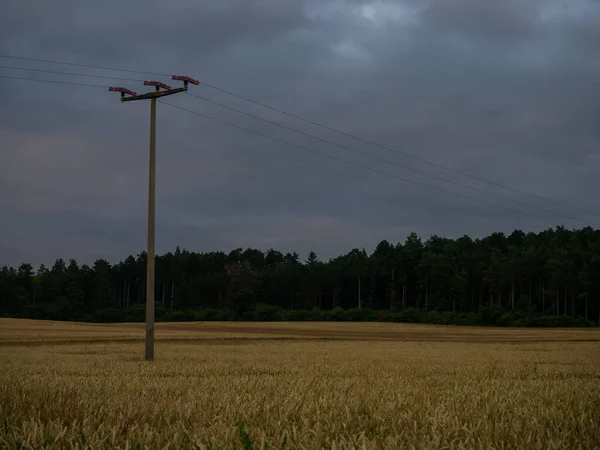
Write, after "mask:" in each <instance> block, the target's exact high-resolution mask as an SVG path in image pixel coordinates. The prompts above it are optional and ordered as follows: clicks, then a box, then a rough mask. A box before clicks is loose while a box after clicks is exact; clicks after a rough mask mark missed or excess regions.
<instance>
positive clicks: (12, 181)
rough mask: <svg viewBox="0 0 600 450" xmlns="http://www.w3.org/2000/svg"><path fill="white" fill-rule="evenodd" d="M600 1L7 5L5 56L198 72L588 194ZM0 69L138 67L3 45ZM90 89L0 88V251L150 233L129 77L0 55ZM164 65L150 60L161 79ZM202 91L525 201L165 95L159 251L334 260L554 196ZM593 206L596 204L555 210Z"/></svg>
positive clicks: (486, 170)
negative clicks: (126, 97) (256, 252)
mask: <svg viewBox="0 0 600 450" xmlns="http://www.w3.org/2000/svg"><path fill="white" fill-rule="evenodd" d="M599 21H600V3H599V2H597V1H591V0H576V1H570V2H560V1H554V0H538V1H532V2H525V3H523V2H517V1H512V0H510V1H504V2H480V1H475V0H449V1H444V2H437V1H429V2H422V1H416V0H405V1H387V2H386V1H367V0H347V1H344V0H328V1H326V2H323V1H316V0H303V1H298V2H278V1H275V0H252V1H248V0H231V1H226V2H209V3H206V2H200V3H199V2H191V1H175V2H167V3H165V2H157V1H151V2H136V3H135V4H132V3H131V2H128V3H123V2H116V1H109V2H100V3H97V4H94V5H92V4H89V5H88V4H83V3H81V2H75V1H71V0H60V1H56V2H51V3H48V2H42V1H34V2H27V3H26V4H24V3H22V2H16V1H9V2H8V4H7V5H6V7H5V8H3V15H2V17H0V53H2V54H12V55H20V56H31V57H37V58H42V59H58V60H62V61H71V62H76V63H82V64H91V65H106V66H115V67H124V68H132V69H138V70H146V71H158V72H166V73H183V74H189V75H192V76H194V77H197V78H199V79H201V81H204V82H207V83H210V84H213V85H216V86H219V87H222V88H225V89H228V90H231V91H234V92H237V93H240V94H242V95H245V96H247V97H250V98H254V99H256V100H258V101H261V102H265V103H268V104H271V105H273V106H276V107H278V108H281V109H285V110H288V111H290V112H294V113H297V114H300V115H303V116H306V117H309V118H311V119H312V120H315V121H318V122H322V123H325V124H328V125H329V126H332V127H335V128H338V129H341V130H343V131H346V132H348V133H352V134H356V135H359V136H362V137H364V138H366V139H369V140H373V141H376V142H378V143H381V144H383V145H386V146H389V147H392V148H395V149H398V150H400V151H401V152H407V153H410V154H414V155H417V156H419V157H421V158H425V159H428V160H431V161H434V162H436V163H439V164H442V165H445V166H448V167H451V168H453V169H456V170H459V171H464V172H469V173H472V174H475V175H478V176H480V177H482V178H485V179H491V180H493V181H496V182H499V183H502V184H505V185H508V186H511V187H513V188H515V189H519V190H525V191H528V192H531V193H534V194H536V195H540V196H544V197H547V198H550V199H553V200H556V201H560V202H563V203H567V204H572V205H576V206H579V207H583V208H587V209H590V210H595V211H598V207H599V206H600V203H599V201H598V199H597V195H595V192H597V190H598V188H600V185H599V183H598V181H597V173H598V170H599V169H600V158H599V157H598V150H597V149H598V148H600V147H599V144H600V133H599V131H598V130H600V109H599V107H598V105H599V104H600V90H599V89H598V87H599V84H598V80H599V72H600V64H599V63H598V61H597V57H596V51H595V50H596V48H597V45H598V42H600V41H599V39H600V31H599V28H598V27H597V26H596V25H597V24H598V23H599ZM0 65H5V66H6V65H16V66H19V67H23V68H37V69H46V70H55V71H66V72H76V73H86V74H95V75H105V76H121V77H125V78H132V79H147V78H156V77H154V76H151V75H143V74H127V73H115V72H110V71H106V70H98V69H86V68H76V67H69V66H60V65H48V64H41V63H34V62H28V61H19V60H10V59H4V58H0ZM0 75H9V76H24V77H34V78H44V79H48V80H69V81H74V82H79V83H87V84H95V85H99V86H104V87H101V88H88V87H76V86H66V85H60V84H43V83H33V82H29V83H28V82H25V81H20V80H1V81H2V82H1V83H0V97H1V98H2V102H0V124H1V125H0V142H2V151H1V152H0V208H1V210H2V217H1V219H0V264H2V263H11V264H13V263H17V262H19V261H20V260H29V261H32V262H34V263H40V262H45V263H51V262H52V260H53V259H54V258H56V257H63V258H69V257H75V258H78V259H81V260H83V261H85V262H90V261H92V260H93V259H94V258H98V257H103V258H107V259H109V260H112V261H115V260H118V259H120V258H123V257H125V256H126V255H128V254H129V253H134V254H135V253H138V252H140V251H142V250H143V249H144V246H145V232H146V228H145V217H146V216H145V215H146V188H147V186H146V183H147V146H148V116H149V111H148V109H149V105H148V104H147V103H142V102H135V103H126V104H121V103H120V102H119V101H118V97H117V96H114V95H111V94H110V93H109V92H107V91H106V88H107V86H109V85H124V86H128V87H132V88H135V89H138V90H141V88H142V86H141V83H139V82H136V81H124V80H112V81H111V80H105V79H94V78H85V77H74V76H71V77H65V76H61V75H57V74H44V73H34V72H24V71H17V70H10V69H0ZM159 78H160V77H159ZM193 89H194V92H196V93H197V94H198V95H201V96H204V97H207V98H210V99H213V100H215V101H218V102H222V103H225V104H227V105H229V106H231V107H234V108H241V109H243V110H244V111H247V112H249V113H253V114H258V115H260V116H262V117H265V118H267V119H269V120H275V121H278V122H281V123H283V124H286V125H287V126H292V127H295V128H298V129H300V130H302V131H305V132H309V133H313V134H315V135H317V136H320V137H322V138H324V139H329V140H335V141H336V142H338V143H340V144H342V145H346V146H349V147H352V148H354V149H356V150H359V151H361V152H367V153H369V154H372V155H375V156H377V157H379V158H385V159H389V160H392V161H394V162H396V163H398V164H402V165H405V166H407V167H410V168H413V169H416V170H420V171H426V172H428V173H430V174H432V175H433V176H437V177H443V178H448V179H451V180H453V181H455V182H458V183H461V184H467V185H469V186H473V187H476V188H482V189H485V190H486V191H488V192H491V193H493V194H497V195H502V196H505V197H510V198H512V199H513V200H516V201H523V202H529V203H534V204H535V205H536V206H538V207H539V208H543V209H547V210H550V211H546V212H543V211H540V210H538V209H533V208H527V207H523V206H522V205H518V204H514V203H511V202H507V201H500V200H498V199H497V198H494V197H492V196H490V195H485V194H482V193H478V192H472V191H470V190H468V189H464V188H461V187H457V186H452V185H449V184H447V183H444V182H442V181H440V180H439V179H434V178H427V177H424V176H422V175H419V174H415V173H411V172H410V171H406V170H403V169H401V168H399V167H396V166H393V165H390V164H386V163H383V162H381V161H375V160H373V159H369V158H367V157H364V156H360V155H357V154H355V153H352V152H348V151H345V150H343V149H340V148H337V147H332V146H329V145H326V144H325V143H323V142H319V141H316V140H314V139H310V138H308V137H306V136H300V135H297V134H293V133H290V132H288V131H285V130H282V129H280V128H278V127H276V126H273V125H269V124H265V123H263V122H260V121H257V120H255V119H252V118H249V117H246V116H243V115H239V114H236V113H235V112H232V111H230V110H227V109H223V108H219V107H217V106H215V105H211V104H208V103H206V102H203V101H202V100H199V99H195V98H192V97H190V96H185V95H179V96H174V97H170V98H169V99H167V101H168V102H169V103H172V104H174V105H178V106H181V107H184V108H187V109H191V110H194V111H197V112H200V113H202V114H208V115H210V116H214V117H216V118H219V119H221V120H226V121H231V122H235V123H236V124H239V125H241V126H244V127H248V128H252V129H254V130H256V131H259V132H261V133H266V134H269V135H272V136H274V137H276V138H279V139H284V140H287V141H291V142H293V143H295V144H297V145H301V146H306V147H309V148H311V149H313V150H316V151H319V152H325V153H327V154H329V155H331V156H334V157H338V158H344V159H346V160H348V161H351V162H354V163H357V164H361V165H366V166H369V167H371V168H373V169H375V170H378V171H383V172H386V173H389V174H392V175H393V176H399V177H404V178H406V179H409V180H413V181H417V182H420V183H426V184H428V185H432V186H434V187H437V188H441V189H447V190H450V191H453V192H456V193H460V194H462V195H466V196H469V197H473V198H474V199H478V200H482V201H485V202H490V203H494V204H502V205H504V206H506V207H508V208H511V209H515V210H518V211H525V212H527V213H529V214H530V215H529V216H528V215H523V214H519V213H517V212H513V211H508V210H503V209H498V208H494V207H491V206H487V205H485V204H481V203H477V202H474V201H469V200H466V199H464V198H458V197H455V196H452V195H448V194H445V193H442V192H439V191H436V190H435V189H428V188H426V187H424V186H421V185H416V184H411V183H408V182H403V181H401V180H398V179H395V178H392V177H388V176H385V175H382V174H379V173H373V172H369V171H366V170H362V169H360V168H357V167H353V166H350V165H346V164H344V163H341V162H339V161H333V160H331V159H328V158H325V157H322V156H318V155H314V154H311V153H309V152H305V151H303V150H301V149H298V148H293V147H288V146H286V145H283V144H281V143H280V142H274V141H272V140H268V139H264V138H262V137H260V136H255V135H251V134H247V133H245V132H243V131H240V130H236V129H233V128H228V127H226V126H224V125H222V124H219V123H215V122H211V121H208V120H206V119H203V118H201V117H198V116H196V115H193V114H189V113H186V112H183V111H181V110H177V109H174V108H171V107H169V106H168V105H165V104H159V108H158V114H159V121H158V131H157V133H158V134H157V140H158V141H157V149H158V169H157V177H158V178H157V183H158V192H157V207H158V209H157V246H158V250H159V251H160V252H163V251H169V250H171V249H172V248H173V247H174V246H176V245H180V246H184V247H187V248H190V249H194V250H200V251H203V250H213V249H222V250H228V249H231V248H234V247H240V246H256V247H259V248H264V249H266V248H269V247H277V248H280V249H281V250H284V251H288V250H296V251H299V252H300V253H303V254H305V253H306V252H307V251H308V250H311V249H314V250H317V251H318V252H319V253H320V254H321V255H322V256H324V257H327V256H333V255H335V254H338V253H340V252H344V251H347V250H349V249H350V248H352V247H355V246H365V247H366V248H368V249H370V248H373V247H374V245H376V243H377V242H378V241H379V240H381V239H388V240H390V241H398V240H403V239H404V238H405V237H406V235H407V234H408V233H409V232H411V231H417V232H419V233H421V234H423V235H424V236H427V235H429V234H431V233H436V234H440V235H446V236H459V235H463V234H465V233H467V234H471V235H473V236H483V235H485V234H487V233H490V232H492V231H507V232H510V231H511V229H513V228H515V227H518V228H521V229H524V230H540V229H542V228H546V227H548V226H550V225H551V223H549V222H547V221H544V220H541V219H539V218H535V217H531V215H534V216H545V217H548V218H550V219H552V220H554V221H556V222H561V221H564V223H565V224H566V225H567V226H580V225H582V224H583V223H582V222H576V221H573V220H570V219H566V218H564V217H563V218H561V217H560V216H559V215H558V214H557V213H560V212H566V211H568V210H566V209H562V208H561V207H558V206H556V205H555V204H552V203H546V202H543V201H536V200H533V199H531V198H527V197H523V196H521V195H519V194H516V193H514V192H510V191H506V190H502V189H500V188H498V187H494V186H491V185H486V184H483V183H481V182H477V181H474V180H472V179H468V178H464V177H461V176H459V175H457V174H456V173H452V172H448V171H445V170H443V169H441V168H439V167H432V166H430V165H427V164H425V163H423V162H421V161H416V160H414V159H410V158H406V157H405V156H403V155H401V154H398V153H392V152H389V151H386V150H384V149H381V148H377V147H374V146H370V145H368V144H365V143H362V142H357V141H355V140H352V139H350V138H348V137H345V136H340V135H336V134H334V133H332V132H330V131H327V130H324V129H320V128H318V127H314V126H311V125H309V124H306V123H303V122H301V121H298V120H296V119H293V118H291V117H287V116H282V115H280V114H278V113H275V112H273V111H269V110H266V109H264V108H261V107H259V106H257V105H254V104H251V103H246V102H243V101H241V100H240V99H238V98H235V97H230V96H227V95H225V94H223V93H221V92H218V91H214V90H211V89H210V88H208V87H207V86H200V87H197V88H196V87H194V88H193ZM568 213H569V215H574V216H578V217H580V218H583V219H587V220H588V221H596V222H600V218H598V217H596V218H594V217H593V216H589V215H586V214H582V213H581V214H580V213H579V212H576V211H568Z"/></svg>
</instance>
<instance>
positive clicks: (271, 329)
mask: <svg viewBox="0 0 600 450" xmlns="http://www.w3.org/2000/svg"><path fill="white" fill-rule="evenodd" d="M155 333H156V334H155V338H156V341H162V340H176V339H185V340H194V339H198V340H205V339H232V338H237V339H262V340H264V339H308V340H310V339H331V340H392V341H394V340H400V341H457V342H463V341H464V342H528V341H538V340H539V341H546V342H552V341H561V342H568V341H600V330H598V329H594V328H591V329H586V328H518V327H480V326H460V325H431V324H408V323H381V322H318V321H315V322H241V321H236V322H217V321H214V322H213V321H207V322H157V323H156V324H155ZM81 340H85V341H89V340H98V341H120V340H124V341H136V340H144V323H140V322H119V323H88V322H70V321H54V320H33V319H16V318H0V345H2V344H8V343H15V344H18V343H20V342H28V343H33V342H47V341H52V342H58V341H64V342H72V341H75V342H76V341H81Z"/></svg>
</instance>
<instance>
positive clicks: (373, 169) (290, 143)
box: [158, 100, 560, 225]
mask: <svg viewBox="0 0 600 450" xmlns="http://www.w3.org/2000/svg"><path fill="white" fill-rule="evenodd" d="M158 101H159V102H160V103H163V104H165V105H167V106H171V107H172V108H176V109H179V110H181V111H185V112H188V113H191V114H194V115H197V116H200V117H203V118H205V119H208V120H212V121H214V122H218V123H221V124H223V125H227V126H230V127H233V128H237V129H239V130H242V131H246V132H248V133H252V134H255V135H257V136H261V137H264V138H266V139H270V140H272V141H275V142H279V143H282V144H285V145H289V146H291V147H295V148H298V149H300V150H304V151H307V152H310V153H314V154H316V155H320V156H323V157H326V158H329V159H331V160H334V161H338V162H343V163H344V164H348V165H351V166H355V167H359V168H361V169H365V170H368V171H371V172H374V173H378V174H381V175H386V176H388V177H391V178H395V179H398V180H402V181H405V182H408V183H412V184H416V185H418V186H423V187H426V188H428V189H433V190H436V191H439V192H444V193H446V194H450V195H454V196H457V197H461V198H464V199H467V200H471V201H474V202H478V203H482V204H484V205H487V206H492V207H495V208H500V209H504V210H507V211H511V212H513V213H517V214H525V215H527V216H530V217H534V218H536V219H541V220H544V221H547V222H550V223H552V224H558V225H560V223H559V222H556V221H554V220H552V219H549V218H547V217H543V216H538V215H536V214H532V213H529V212H526V211H520V210H517V209H513V208H509V207H506V206H503V205H498V204H495V203H490V202H486V201H485V200H481V199H478V198H475V197H470V196H468V195H463V194H460V193H457V192H453V191H449V190H447V189H443V188H440V187H437V186H433V185H430V184H426V183H421V182H420V181H415V180H411V179H410V178H404V177H401V176H399V175H395V174H392V173H389V172H384V171H382V170H379V169H375V168H373V167H369V166H365V165H363V164H360V163H356V162H354V161H350V160H347V159H344V158H340V157H337V156H333V155H330V154H328V153H325V152H321V151H319V150H315V149H313V148H310V147H305V146H303V145H299V144H295V143H293V142H290V141H286V140H285V139H280V138H277V137H275V136H271V135H268V134H266V133H262V132H260V131H256V130H252V129H250V128H246V127H243V126H240V125H237V124H234V123H232V122H228V121H226V120H222V119H218V118H216V117H212V116H209V115H206V114H203V113H200V112H198V111H194V110H191V109H188V108H184V107H182V106H178V105H174V104H172V103H168V102H166V101H163V100H158Z"/></svg>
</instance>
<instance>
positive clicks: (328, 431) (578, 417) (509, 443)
mask: <svg viewBox="0 0 600 450" xmlns="http://www.w3.org/2000/svg"><path fill="white" fill-rule="evenodd" d="M378 336H380V338H378ZM141 337H143V325H142V324H120V325H86V324H68V323H59V322H35V321H24V320H16V319H1V320H0V417H1V423H0V447H2V448H19V449H20V448H24V449H29V448H31V449H33V448H56V449H58V448H60V449H62V448H80V449H82V448H94V449H96V448H102V449H104V448H107V449H108V448H111V449H112V448H119V449H133V448H149V449H175V448H201V449H217V448H219V449H230V448H240V449H250V448H252V449H263V448H271V449H274V448H293V449H322V448H331V449H342V448H343V449H345V448H360V449H362V448H367V449H371V448H392V449H395V448H465V449H467V448H468V449H475V448H481V449H484V448H485V449H491V448H539V449H558V448H565V449H567V448H568V449H575V448H599V447H600V333H599V332H598V331H597V330H585V331H583V330H519V329H502V330H500V329H483V328H461V327H435V326H418V325H402V324H388V325H386V324H358V323H354V324H326V323H319V324H314V323H313V324H281V323H280V324H239V323H238V324H208V323H207V324H201V323H194V324H158V326H157V344H156V358H157V359H156V361H154V362H145V361H143V360H142V358H143V346H144V344H143V341H142V340H141V339H140V338H141Z"/></svg>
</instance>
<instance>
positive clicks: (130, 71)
mask: <svg viewBox="0 0 600 450" xmlns="http://www.w3.org/2000/svg"><path fill="white" fill-rule="evenodd" d="M0 58H9V59H20V60H22V61H32V62H41V63H46V64H61V65H63V66H73V67H87V68H88V69H100V70H114V71H115V72H128V73H141V74H145V75H158V76H161V77H170V76H171V75H173V74H166V73H159V72H145V71H142V70H129V69H118V68H114V67H105V66H94V65H90V64H77V63H70V62H65V61H52V60H49V59H39V58H26V57H24V56H11V55H0Z"/></svg>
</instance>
